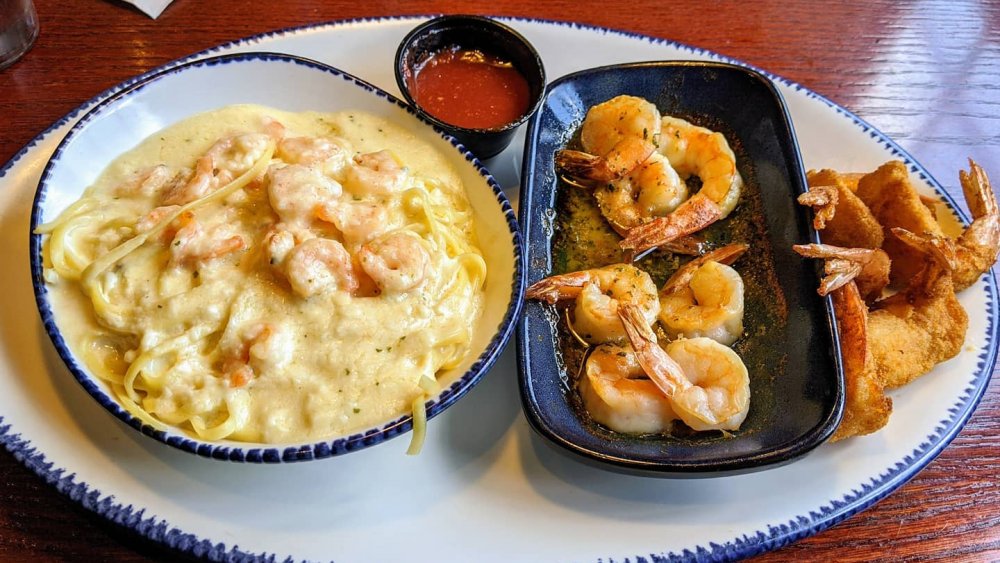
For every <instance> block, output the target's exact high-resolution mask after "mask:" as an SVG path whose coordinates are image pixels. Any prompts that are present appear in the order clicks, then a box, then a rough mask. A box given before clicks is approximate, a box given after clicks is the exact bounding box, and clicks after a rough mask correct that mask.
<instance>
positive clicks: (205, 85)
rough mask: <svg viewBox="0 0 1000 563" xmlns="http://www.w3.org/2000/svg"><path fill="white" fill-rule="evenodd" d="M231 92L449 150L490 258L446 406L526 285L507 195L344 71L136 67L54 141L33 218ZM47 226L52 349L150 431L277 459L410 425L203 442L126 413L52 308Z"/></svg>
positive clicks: (263, 58)
mask: <svg viewBox="0 0 1000 563" xmlns="http://www.w3.org/2000/svg"><path fill="white" fill-rule="evenodd" d="M236 103H253V104H261V105H267V106H271V107H275V108H279V109H282V110H286V111H293V112H298V111H306V110H316V111H339V110H346V109H357V110H361V111H366V112H369V113H372V114H375V115H378V116H381V117H384V118H386V119H388V120H390V121H392V122H393V123H395V124H397V125H400V126H402V127H404V128H406V129H408V130H410V131H411V132H412V133H413V134H415V135H417V136H418V137H419V138H421V139H423V140H425V141H426V142H428V143H430V144H431V145H432V146H434V147H435V148H436V149H437V150H438V151H439V152H441V153H442V154H445V155H446V156H447V157H448V158H449V160H450V161H451V164H452V166H453V167H454V168H455V170H456V171H457V172H458V174H459V175H460V177H461V178H462V181H463V183H464V185H465V188H466V192H467V193H468V197H469V201H470V203H471V204H472V207H473V209H474V211H475V214H476V228H477V231H478V232H477V235H478V237H479V240H480V241H481V242H482V244H481V248H482V251H483V253H484V258H485V260H486V263H487V265H488V275H487V280H486V298H485V309H484V311H483V314H482V317H481V319H480V321H479V324H478V326H477V329H476V333H475V335H474V338H473V342H472V350H471V353H470V354H469V356H468V358H467V359H466V361H465V362H463V363H462V365H460V366H458V367H457V368H456V369H453V370H450V371H449V372H447V373H444V374H440V375H439V381H440V382H441V383H442V386H441V387H442V390H441V392H440V393H438V394H437V395H436V396H434V397H432V398H430V399H429V400H428V402H427V405H426V407H427V415H428V418H431V417H433V416H435V415H437V414H439V413H440V412H442V411H443V410H444V409H446V408H448V407H449V406H450V405H452V404H453V403H454V402H455V401H457V400H458V399H459V398H460V397H461V396H462V395H464V394H465V393H466V392H467V391H468V390H469V389H471V388H472V386H473V385H475V384H476V383H477V382H479V380H480V379H481V378H482V377H483V375H485V373H486V372H487V371H488V370H489V368H490V367H491V366H492V365H493V363H494V362H495V361H496V359H497V357H498V356H499V354H500V352H501V351H502V350H503V348H504V346H505V344H506V343H507V340H508V338H509V337H510V335H511V331H512V329H513V325H514V321H515V320H516V319H517V316H518V313H519V312H520V308H521V302H522V294H523V292H524V283H525V275H524V270H523V258H522V244H521V238H520V235H519V234H518V228H517V222H516V220H515V218H514V213H513V211H512V209H511V207H510V203H509V202H508V201H507V198H506V197H505V196H504V194H503V192H502V191H501V189H500V186H499V185H498V184H497V182H496V181H495V180H494V179H493V177H492V176H490V174H489V172H487V171H486V170H485V169H484V168H483V167H482V166H481V165H480V163H479V161H478V160H476V158H475V156H473V155H472V154H471V153H469V152H468V151H466V150H465V149H464V148H463V147H462V146H461V145H460V144H459V143H458V142H457V141H455V140H454V139H453V138H451V137H449V136H447V135H445V134H444V133H442V132H441V131H439V130H436V129H434V128H433V127H432V126H431V125H429V124H428V123H426V122H424V121H421V119H420V118H419V117H417V116H416V114H415V113H414V112H413V111H412V110H411V109H410V108H409V107H408V106H406V105H405V104H404V103H402V102H401V101H399V100H398V99H396V98H394V97H393V96H391V95H390V94H388V93H386V92H384V91H382V90H380V89H378V88H376V87H374V86H372V85H371V84H368V83H367V82H364V81H362V80H360V79H358V78H355V77H353V76H351V75H349V74H347V73H344V72H342V71H340V70H337V69H335V68H333V67H330V66H327V65H323V64H321V63H318V62H315V61H311V60H308V59H303V58H299V57H292V56H288V55H279V54H273V53H243V54H234V55H223V56H218V57H212V58H207V59H201V60H198V61H194V62H190V63H186V64H183V65H180V66H176V67H173V68H170V69H167V70H163V71H160V72H156V73H153V74H150V75H147V76H144V77H141V78H140V79H138V80H137V81H135V82H134V83H133V84H131V85H128V87H126V88H125V89H124V90H122V91H121V92H120V93H118V94H116V95H114V96H112V97H111V98H109V99H107V100H106V101H104V102H102V103H101V104H100V105H98V106H96V107H95V108H94V109H92V110H91V111H90V112H88V113H87V114H86V115H85V116H84V117H83V118H81V119H80V121H79V122H78V123H77V124H76V125H75V126H74V127H73V128H72V129H71V130H70V132H69V134H67V135H66V138H65V139H64V140H63V141H62V143H61V144H60V145H59V146H58V147H57V148H56V151H55V153H54V154H53V156H52V159H51V160H50V161H49V163H48V164H47V165H46V167H45V170H44V172H43V173H42V177H41V181H40V182H39V185H38V191H37V193H36V194H35V202H34V206H33V208H32V215H31V230H32V233H34V230H35V228H36V227H37V226H38V225H39V224H41V223H44V222H47V221H51V220H52V219H54V218H55V217H56V216H58V214H59V213H60V212H61V211H62V210H63V209H65V208H66V207H67V206H68V205H70V204H71V203H72V202H74V201H75V200H76V199H78V198H79V197H80V195H81V194H82V192H83V190H84V189H85V188H86V187H87V186H89V185H91V184H92V183H93V182H94V181H95V180H96V179H97V176H98V175H99V174H100V172H101V171H102V170H103V168H104V167H105V166H107V164H109V163H110V162H111V161H112V160H113V159H114V158H115V157H116V156H118V155H119V154H121V153H123V152H125V151H127V150H129V149H131V148H133V147H134V146H136V145H137V144H139V142H140V141H142V140H143V139H145V138H146V137H148V136H149V135H151V134H153V133H155V132H156V131H159V130H161V129H163V128H164V127H167V126H168V125H171V124H173V123H176V122H178V121H180V120H182V119H184V118H187V117H189V116H191V115H194V114H196V113H200V112H204V111H208V110H213V109H217V108H220V107H223V106H226V105H230V104H236ZM42 242H43V237H42V236H39V235H36V234H32V235H31V249H30V254H31V272H32V278H33V284H34V289H35V298H36V300H37V302H38V310H39V312H40V313H41V316H42V322H43V324H44V325H45V330H46V331H47V332H48V334H49V336H50V337H51V339H52V343H53V344H54V345H55V347H56V350H57V351H58V353H59V355H60V356H61V357H62V359H63V360H64V361H65V363H66V366H67V367H68V368H69V370H70V372H71V373H72V374H73V375H74V376H75V377H76V379H77V380H78V381H79V382H80V384H81V385H83V387H84V389H86V390H87V392H88V393H90V395H91V396H93V397H94V398H95V399H96V400H97V401H98V402H99V403H100V404H101V405H102V406H104V408H106V409H107V410H108V411H109V412H111V413H112V414H113V415H114V416H116V417H117V418H119V419H121V420H122V421H124V422H125V423H127V424H128V425H129V426H132V427H133V428H136V429H137V430H139V431H141V432H142V433H143V434H146V435H147V436H150V437H152V438H154V439H156V440H159V441H161V442H164V443H166V444H169V445H171V446H174V447H177V448H180V449H182V450H185V451H188V452H191V453H195V454H198V455H201V456H204V457H209V458H213V459H222V460H231V461H240V462H257V463H279V462H290V461H303V460H311V459H318V458H324V457H330V456H335V455H340V454H344V453H347V452H351V451H354V450H358V449H361V448H364V447H368V446H372V445H375V444H379V443H381V442H383V441H385V440H387V439H388V438H391V437H394V436H397V435H399V434H401V433H404V432H406V431H408V430H410V429H411V428H412V418H411V416H409V415H406V416H400V417H399V418H396V419H393V420H386V421H384V422H382V423H381V424H379V425H377V426H374V427H372V428H369V429H366V430H364V431H362V432H359V433H356V434H351V435H340V436H330V437H328V438H327V439H326V440H324V441H322V442H317V443H304V444H258V443H247V442H235V441H226V440H222V441H217V442H206V441H202V440H199V439H196V438H194V437H192V436H190V435H188V434H186V433H184V432H183V431H181V430H179V429H169V430H166V431H164V430H159V429H156V428H153V427H151V426H149V425H146V424H143V423H142V422H141V421H140V420H139V419H137V418H136V417H134V416H132V415H131V414H130V413H128V412H127V411H126V410H125V409H124V408H123V407H122V406H121V405H120V404H119V403H118V402H117V401H116V400H115V399H114V398H113V397H112V395H111V394H110V392H109V388H108V387H107V386H106V385H105V384H104V383H103V382H101V381H100V380H99V379H98V378H96V377H95V376H94V375H92V374H91V373H90V372H89V371H88V370H87V369H86V367H85V366H84V364H83V363H82V362H81V361H79V359H78V358H76V356H75V355H74V354H73V351H72V350H71V349H70V348H69V347H68V346H67V344H66V341H65V339H64V338H63V336H62V333H61V332H60V322H61V318H60V314H59V311H57V310H53V308H52V304H51V301H50V300H49V296H48V289H47V287H46V285H45V282H44V280H43V278H42V258H41V248H42Z"/></svg>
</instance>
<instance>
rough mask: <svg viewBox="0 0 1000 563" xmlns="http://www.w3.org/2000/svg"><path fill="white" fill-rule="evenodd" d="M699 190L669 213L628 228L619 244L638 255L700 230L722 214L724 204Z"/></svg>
mask: <svg viewBox="0 0 1000 563" xmlns="http://www.w3.org/2000/svg"><path fill="white" fill-rule="evenodd" d="M700 195H701V194H696V195H695V196H694V197H692V198H691V199H689V200H687V201H685V202H684V203H683V204H681V206H680V207H678V208H677V209H676V210H674V212H673V213H671V214H670V215H667V216H666V217H657V218H656V219H653V220H652V221H650V222H648V223H645V224H643V225H639V226H638V227H634V228H632V229H629V231H628V234H626V235H625V238H624V239H622V240H621V242H620V243H619V245H620V246H621V247H622V249H624V250H631V251H632V252H633V253H634V255H636V256H638V255H639V254H642V253H643V252H645V251H647V250H650V249H652V248H656V247H659V246H662V245H664V244H666V243H668V242H671V241H675V240H677V239H679V238H681V237H683V236H687V235H690V234H692V233H695V232H698V231H700V230H701V229H703V228H705V227H707V226H708V225H711V224H712V223H714V222H716V221H718V220H719V219H721V218H722V215H723V213H722V208H721V207H719V204H717V203H716V202H714V201H712V200H711V199H709V198H707V197H699V196H700Z"/></svg>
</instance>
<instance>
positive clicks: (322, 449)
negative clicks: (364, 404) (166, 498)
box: [30, 53, 525, 463]
mask: <svg viewBox="0 0 1000 563" xmlns="http://www.w3.org/2000/svg"><path fill="white" fill-rule="evenodd" d="M245 62H268V63H279V64H295V65H300V66H305V67H308V68H311V69H315V70H319V71H322V72H326V73H328V74H332V75H334V76H339V77H341V78H343V79H344V80H347V81H348V82H351V83H353V84H354V85H356V86H359V87H360V88H362V89H363V90H365V91H367V92H369V93H372V94H375V95H376V96H377V97H379V98H382V99H384V100H385V101H387V102H389V103H390V104H394V105H396V106H398V107H400V108H402V109H405V110H406V111H407V112H408V113H410V115H413V116H414V117H416V118H417V119H420V117H419V115H417V113H416V112H414V111H413V110H412V109H411V108H410V107H409V106H408V105H406V104H405V103H403V102H402V101H400V100H398V99H396V98H395V97H394V96H392V95H391V94H389V93H387V92H385V91H383V90H380V89H379V88H377V87H375V86H374V85H372V84H369V83H367V82H365V81H363V80H361V79H359V78H356V77H354V76H352V75H350V74H348V73H345V72H343V71H340V70H338V69H336V68H333V67H331V66H329V65H324V64H322V63H318V62H316V61H313V60H310V59H305V58H301V57H293V56H289V55H281V54H274V53H236V54H228V55H220V56H217V57H210V58H207V59H199V60H197V61H192V62H189V63H185V64H182V65H179V66H175V67H172V68H169V69H164V70H163V71H161V72H158V73H154V74H151V75H149V76H148V77H147V78H146V79H144V80H141V81H138V82H134V83H131V84H130V85H129V86H127V87H125V88H124V89H122V90H121V91H119V92H117V93H115V94H113V95H111V96H109V97H108V98H107V99H105V100H103V101H101V103H99V104H98V105H97V106H95V107H94V108H93V109H92V110H90V111H89V112H88V113H87V114H86V115H84V116H83V117H82V118H81V119H80V120H79V121H78V122H77V123H76V124H75V125H74V126H73V128H72V129H71V130H70V131H69V133H68V134H67V135H66V137H65V138H64V139H63V140H62V141H61V142H60V143H59V146H57V147H56V149H55V151H54V152H53V155H52V157H51V158H50V160H49V162H48V164H46V166H45V169H44V170H43V171H42V175H41V179H40V181H39V184H38V190H37V191H36V193H35V200H34V204H33V207H32V213H31V233H34V231H35V228H36V227H37V226H38V225H39V224H40V223H41V215H42V205H43V203H44V201H45V197H46V194H47V191H48V187H49V183H50V177H51V174H52V170H53V168H54V167H56V166H58V165H59V161H60V158H61V157H62V154H63V152H64V151H65V150H66V149H67V148H68V147H69V146H70V145H71V143H72V142H73V140H74V139H75V138H76V137H77V136H78V135H79V134H80V132H82V131H83V129H84V128H85V127H86V126H87V125H88V124H89V123H92V122H94V121H95V120H97V119H100V118H101V116H102V115H103V114H104V113H105V111H106V110H108V108H111V107H114V106H115V104H116V103H117V102H119V101H120V100H123V99H127V98H129V97H130V96H131V95H134V94H136V93H137V92H140V91H142V90H143V89H144V88H146V87H147V86H149V85H150V84H153V83H156V82H157V81H159V80H161V79H163V78H165V77H168V76H171V75H174V74H177V73H182V72H184V71H186V70H188V69H196V68H202V67H211V66H216V65H224V64H234V63H245ZM421 122H423V123H425V124H428V125H430V124H429V123H427V122H426V121H423V120H421ZM435 130H436V131H437V133H438V134H439V135H440V136H441V137H442V138H444V139H445V140H447V141H448V142H449V143H451V145H452V146H453V147H455V149H456V150H458V151H459V153H460V154H461V155H462V156H463V157H464V158H465V159H466V160H467V161H468V162H469V163H471V164H472V165H473V166H474V167H475V169H476V170H477V171H478V172H479V174H480V176H482V177H483V179H484V180H485V181H486V182H487V184H488V185H489V186H490V189H492V190H493V194H494V197H495V198H496V200H497V203H498V204H499V205H500V207H501V209H502V211H503V213H504V217H505V219H506V221H507V228H508V229H509V231H510V233H511V237H512V241H511V244H512V248H514V280H513V281H514V283H513V284H512V285H513V287H512V291H511V296H510V306H509V307H508V310H507V313H506V315H505V316H504V319H503V321H502V322H501V325H500V331H499V332H498V334H497V335H495V336H494V337H493V339H491V341H490V343H489V344H488V346H487V348H486V350H484V351H483V353H482V354H481V355H480V356H479V358H478V359H477V360H476V361H475V362H474V363H473V364H472V366H471V367H470V368H469V370H468V371H467V372H466V373H465V374H463V375H462V376H461V377H460V378H459V379H457V380H456V381H455V382H454V383H452V385H450V386H449V387H448V388H447V389H444V390H443V391H442V392H441V393H440V394H439V395H438V396H437V397H436V398H435V399H433V400H431V401H428V402H427V418H428V419H430V418H433V417H434V416H436V415H438V414H440V413H441V412H442V411H444V410H445V409H446V408H447V407H449V406H451V405H452V404H454V403H455V401H457V400H458V399H459V398H460V397H462V396H463V395H464V394H465V393H467V392H468V391H469V390H470V389H471V388H472V387H473V386H474V385H475V384H476V383H478V382H479V381H480V380H481V379H482V377H483V376H484V375H485V374H486V371H488V369H489V368H490V367H492V365H493V364H494V363H495V361H496V359H497V357H498V356H499V354H500V352H501V351H502V350H503V348H504V346H505V344H506V343H507V341H508V340H509V338H510V335H511V333H512V331H513V328H514V321H515V320H516V319H517V317H518V315H519V313H520V309H521V303H522V299H521V296H522V295H523V288H524V284H525V272H524V269H523V267H522V263H523V258H522V256H521V250H522V248H523V245H522V244H521V237H520V231H519V229H518V227H517V221H516V220H515V218H514V211H513V209H512V208H511V206H510V203H509V202H508V201H507V197H506V196H505V195H504V193H503V190H502V189H501V188H500V185H499V184H498V183H497V182H496V180H494V179H493V177H492V176H491V175H490V174H489V172H488V171H487V170H486V169H485V168H483V166H482V165H481V164H480V162H479V161H478V160H477V159H476V157H475V155H473V154H472V153H470V152H469V151H466V150H465V149H464V147H462V145H461V144H459V143H458V141H457V140H455V139H454V138H453V137H450V136H448V135H447V134H445V133H444V132H442V131H440V130H438V129H435ZM42 238H43V237H42V236H41V235H37V234H31V235H30V253H31V254H30V256H31V274H32V285H33V289H34V291H35V299H36V301H37V303H38V309H39V312H40V314H41V318H42V324H43V325H44V327H45V331H46V332H47V333H48V335H49V337H50V338H51V339H52V343H53V344H54V345H55V348H56V351H57V352H58V353H59V356H60V357H61V358H62V359H63V361H64V362H65V363H66V365H67V367H68V368H69V370H70V372H72V374H73V376H74V377H75V378H76V379H77V381H79V382H80V384H81V385H82V386H83V388H84V389H85V390H86V391H87V393H89V394H90V395H91V396H92V397H94V399H96V400H97V402H98V403H99V404H100V405H101V406H103V407H104V408H105V409H107V410H108V411H109V412H111V414H113V415H114V416H115V417H117V418H118V419H120V420H122V421H123V422H125V423H126V424H128V425H129V426H131V427H132V428H135V429H136V430H138V431H140V432H142V433H143V434H145V435H147V436H150V437H152V438H153V439H155V440H158V441H160V442H163V443H165V444H167V445H170V446H173V447H175V448H178V449H180V450H183V451H186V452H190V453H193V454H196V455H199V456H202V457H207V458H211V459H217V460H228V461H236V462H250V463H282V462H294V461H307V460H312V459H321V458H326V457H331V456H336V455H342V454H345V453H348V452H352V451H356V450H359V449H362V448H366V447H369V446H373V445H375V444H379V443H381V442H384V441H385V440H388V439H390V438H393V437H395V436H398V435H399V434H402V433H404V432H406V431H408V430H410V429H411V428H412V427H413V417H412V415H406V416H402V417H399V418H397V419H395V420H392V421H390V422H388V423H386V424H383V425H381V426H379V427H374V428H370V429H368V430H365V431H363V432H359V433H356V434H353V435H350V436H347V437H344V438H340V439H337V440H333V441H324V442H317V443H313V444H301V445H293V446H288V447H284V448H281V449H279V448H276V447H268V446H266V445H261V446H260V447H252V445H248V446H246V447H243V446H240V445H237V444H226V445H219V444H213V443H208V442H205V441H202V440H198V439H194V438H192V437H190V436H187V435H184V434H181V433H179V432H177V431H176V429H170V430H161V429H157V428H155V427H153V426H150V425H148V424H145V423H143V422H142V421H141V420H140V419H138V418H136V417H135V416H133V415H132V414H131V413H129V412H128V411H127V410H125V409H124V408H122V406H121V405H120V404H119V402H118V401H117V400H115V399H114V398H113V397H111V396H110V395H109V394H108V393H106V392H105V390H104V389H103V388H102V386H101V385H100V384H99V383H98V382H97V380H96V379H95V378H94V377H92V376H90V375H88V374H87V373H86V372H87V370H86V369H85V368H84V367H83V366H82V365H81V364H80V363H79V362H78V361H77V360H76V358H75V357H74V356H73V353H72V352H71V351H70V349H69V347H68V346H67V344H66V342H65V340H64V339H63V337H62V334H61V333H60V331H59V327H58V326H57V323H56V321H55V318H54V316H53V312H52V308H51V305H50V303H49V301H48V299H47V294H48V289H47V287H46V284H45V281H44V278H43V275H42V270H43V268H42V258H41V248H42Z"/></svg>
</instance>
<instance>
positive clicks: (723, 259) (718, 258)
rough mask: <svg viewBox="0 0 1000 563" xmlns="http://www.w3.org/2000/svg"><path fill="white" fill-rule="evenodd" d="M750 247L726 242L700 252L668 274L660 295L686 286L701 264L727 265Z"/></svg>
mask: <svg viewBox="0 0 1000 563" xmlns="http://www.w3.org/2000/svg"><path fill="white" fill-rule="evenodd" d="M748 248H750V247H749V245H747V244H745V243H733V244H727V245H726V246H723V247H721V248H716V249H715V250H713V251H711V252H709V253H706V254H702V255H701V256H699V257H697V258H695V259H693V260H691V261H690V262H688V263H687V264H684V265H683V266H681V267H680V269H678V270H677V271H676V272H674V275H672V276H670V279H668V280H667V283H665V284H663V288H662V289H660V295H665V294H670V293H674V292H676V291H678V290H680V289H681V288H683V287H686V286H687V285H688V284H690V283H691V278H692V276H694V273H695V272H696V271H698V268H701V267H702V266H703V265H705V264H707V263H708V262H718V263H720V264H725V265H727V266H729V265H732V264H733V262H736V261H737V260H738V259H739V258H740V256H743V253H745V252H746V251H747V249H748Z"/></svg>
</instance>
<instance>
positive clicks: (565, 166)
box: [555, 136, 656, 182]
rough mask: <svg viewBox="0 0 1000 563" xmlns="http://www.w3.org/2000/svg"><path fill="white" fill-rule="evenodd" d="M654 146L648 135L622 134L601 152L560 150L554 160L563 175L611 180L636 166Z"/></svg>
mask: <svg viewBox="0 0 1000 563" xmlns="http://www.w3.org/2000/svg"><path fill="white" fill-rule="evenodd" d="M655 150H656V145H654V144H653V143H652V142H651V141H650V140H649V139H645V138H642V137H631V136H630V137H625V138H623V139H622V140H621V141H619V142H618V143H617V144H616V145H615V146H614V147H612V149H611V150H610V151H608V153H607V154H604V155H602V156H594V155H592V154H587V153H585V152H580V151H574V150H561V151H559V152H557V153H556V155H555V164H556V167H557V168H558V169H560V170H561V171H562V172H564V173H565V174H566V175H568V176H572V177H574V178H584V179H588V180H596V181H598V182H613V181H615V180H618V179H620V178H624V177H625V176H627V175H628V174H629V173H630V172H632V171H633V170H635V169H636V168H638V167H639V165H640V164H642V163H643V162H645V161H646V159H647V158H649V156H650V155H651V154H653V151H655Z"/></svg>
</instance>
